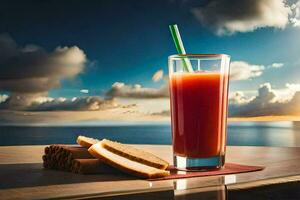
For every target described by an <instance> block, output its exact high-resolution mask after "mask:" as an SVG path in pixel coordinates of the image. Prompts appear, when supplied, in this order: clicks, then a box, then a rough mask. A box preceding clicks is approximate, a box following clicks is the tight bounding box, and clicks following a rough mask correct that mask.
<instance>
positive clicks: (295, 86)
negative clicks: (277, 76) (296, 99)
mask: <svg viewBox="0 0 300 200" xmlns="http://www.w3.org/2000/svg"><path fill="white" fill-rule="evenodd" d="M285 86H286V87H287V88H288V89H290V90H291V91H293V92H296V91H300V84H299V83H286V84H285Z"/></svg>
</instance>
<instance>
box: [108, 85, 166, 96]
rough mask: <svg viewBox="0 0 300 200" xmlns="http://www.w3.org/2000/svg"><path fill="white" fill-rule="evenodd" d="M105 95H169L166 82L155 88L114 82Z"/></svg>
mask: <svg viewBox="0 0 300 200" xmlns="http://www.w3.org/2000/svg"><path fill="white" fill-rule="evenodd" d="M106 95H107V96H109V97H126V98H162V97H168V96H169V90H168V85H167V84H165V85H163V86H162V87H161V88H158V89H157V88H145V87H142V86H141V85H139V84H135V85H126V84H125V83H122V82H115V83H114V84H113V85H112V87H111V89H110V90H109V91H108V92H107V93H106Z"/></svg>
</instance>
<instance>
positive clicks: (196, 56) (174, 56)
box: [169, 53, 230, 60]
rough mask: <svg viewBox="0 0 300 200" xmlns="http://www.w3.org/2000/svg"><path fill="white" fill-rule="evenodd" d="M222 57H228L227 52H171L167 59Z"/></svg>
mask: <svg viewBox="0 0 300 200" xmlns="http://www.w3.org/2000/svg"><path fill="white" fill-rule="evenodd" d="M223 57H226V58H230V56H229V55H227V54H213V53H207V54H173V55H170V56H169V59H173V60H176V59H182V58H189V59H221V58H223Z"/></svg>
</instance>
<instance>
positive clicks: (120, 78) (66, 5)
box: [0, 0, 300, 103]
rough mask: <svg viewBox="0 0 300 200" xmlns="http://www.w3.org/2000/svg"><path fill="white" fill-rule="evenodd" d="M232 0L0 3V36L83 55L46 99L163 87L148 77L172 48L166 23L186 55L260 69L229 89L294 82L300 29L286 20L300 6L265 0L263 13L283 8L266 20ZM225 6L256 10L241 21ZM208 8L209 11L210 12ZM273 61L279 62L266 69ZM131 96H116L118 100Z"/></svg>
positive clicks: (282, 85)
mask: <svg viewBox="0 0 300 200" xmlns="http://www.w3.org/2000/svg"><path fill="white" fill-rule="evenodd" d="M211 2H214V1H211ZM233 2H234V1H231V0H221V1H219V3H217V4H215V7H214V5H211V4H212V3H210V1H201V0H199V1H195V0H192V1H178V0H169V1H156V2H153V1H150V0H141V1H117V0H110V1H108V0H107V1H88V2H84V1H26V2H25V1H24V2H20V1H16V2H15V1H1V5H0V16H1V17H0V34H1V33H2V34H3V33H4V34H7V35H9V36H10V37H11V38H12V39H13V40H14V41H15V42H16V43H17V44H18V45H19V46H20V47H24V46H26V45H28V44H34V45H37V46H39V47H42V48H43V49H45V50H46V51H48V52H52V51H54V49H55V48H57V47H65V46H66V47H72V46H76V47H78V48H79V49H80V50H81V51H82V52H83V53H84V54H85V55H86V60H87V62H86V63H85V66H84V69H83V70H81V71H80V73H77V74H76V75H74V76H73V77H71V79H69V78H63V79H61V80H60V86H59V87H58V88H54V87H51V88H50V89H49V90H47V93H48V94H47V96H48V97H51V98H59V97H64V98H72V97H80V96H101V97H103V96H104V94H105V92H107V91H108V90H110V89H111V87H112V85H113V84H114V83H115V82H122V83H124V84H125V85H134V84H140V85H141V86H142V87H146V88H154V89H159V88H161V87H163V86H164V85H165V82H164V81H163V80H161V81H158V82H153V81H152V76H153V74H154V73H155V72H157V71H158V70H161V69H162V70H163V71H164V72H165V75H166V73H167V57H168V56H169V55H171V54H175V53H176V51H175V47H174V45H173V43H172V39H171V36H170V33H169V30H168V25H169V24H173V23H177V24H178V26H179V28H180V31H181V35H182V38H183V40H184V43H185V48H186V51H187V52H189V53H225V54H229V55H230V56H231V58H232V61H233V62H234V61H242V62H245V63H247V64H248V65H249V66H251V65H257V66H263V67H264V70H261V74H259V75H256V76H253V77H248V78H246V79H243V80H235V81H231V82H230V87H231V92H232V93H234V92H238V91H239V92H244V93H245V95H246V96H247V95H248V97H249V98H251V97H252V96H253V98H254V97H255V95H257V90H258V88H260V87H262V85H263V84H264V83H270V84H271V88H272V89H274V90H276V89H278V90H279V91H280V90H284V89H286V84H287V83H289V84H300V80H299V78H298V75H299V71H300V70H299V67H298V66H299V65H300V57H299V46H300V28H299V27H297V22H292V21H291V20H292V18H293V19H297V17H299V16H298V15H299V13H298V15H297V13H296V11H297V9H299V5H300V3H299V2H298V4H297V1H288V2H285V1H277V2H276V1H275V0H266V1H264V2H265V4H266V5H267V6H269V8H270V9H269V10H264V11H263V12H264V13H267V14H268V12H271V11H272V12H274V13H275V14H276V12H278V13H280V14H282V13H284V12H286V14H283V15H282V16H281V18H278V19H274V21H277V22H273V21H272V17H271V18H270V19H269V18H268V19H267V18H263V17H262V15H261V13H259V10H260V9H259V8H260V6H263V5H262V4H263V3H262V2H260V1H255V2H254V3H252V4H254V5H251V1H247V0H242V1H239V2H238V4H240V5H239V6H236V7H235V5H234V3H233ZM249 2H250V3H249ZM293 4H294V5H295V6H294V7H293ZM224 5H226V6H227V7H228V10H232V11H230V12H235V11H237V8H240V9H241V11H242V12H244V11H246V12H247V10H251V9H248V7H249V5H251V6H253V8H254V11H255V9H256V10H257V12H258V13H253V16H250V17H249V19H248V18H246V17H247V16H246V17H245V16H243V14H240V15H239V14H236V15H232V14H230V12H227V11H226V9H225V10H224V9H221V8H220V7H222V6H223V7H224ZM297 6H298V7H297ZM274 9H278V10H277V11H276V10H274ZM212 11H215V12H216V13H215V14H214V15H211V12H212ZM217 11H218V12H217ZM298 12H299V11H298ZM195 13H198V14H199V13H200V17H199V15H197V14H195ZM237 13H238V12H237ZM256 14H257V16H254V15H256ZM250 15H252V13H250ZM224 16H225V17H224ZM226 16H227V17H228V16H229V17H228V18H226ZM251 17H252V18H251ZM273 17H274V16H273ZM210 18H211V19H213V20H214V21H213V22H211V21H209V20H210ZM222 18H224V19H222ZM225 18H226V19H228V20H227V21H226V20H225ZM285 18H286V19H285ZM247 20H248V21H247ZM255 20H256V21H255ZM235 21H237V22H238V23H236V24H234V23H235ZM222 23H223V24H222ZM251 23H254V25H253V26H252V25H251ZM298 23H299V22H298ZM228 24H229V25H228ZM232 24H233V25H232ZM248 25H249V26H248ZM224 27H225V28H224ZM224 30H225V32H224ZM220 31H221V32H220ZM222 31H223V32H222ZM273 63H280V64H281V65H282V66H281V67H280V68H275V67H269V66H271V65H272V64H273ZM0 86H1V85H0ZM295 87H296V86H295ZM0 89H1V88H0ZM81 89H87V90H89V93H87V94H84V93H82V92H80V90H81ZM270 90H271V89H270ZM247 91H250V93H249V94H248V93H247ZM1 93H2V94H8V95H9V94H10V93H12V91H7V89H6V90H5V89H3V88H2V91H1ZM134 101H135V99H134V100H132V99H128V98H123V99H122V97H121V102H127V103H128V102H130V103H134ZM137 101H140V100H137ZM249 101H250V100H249Z"/></svg>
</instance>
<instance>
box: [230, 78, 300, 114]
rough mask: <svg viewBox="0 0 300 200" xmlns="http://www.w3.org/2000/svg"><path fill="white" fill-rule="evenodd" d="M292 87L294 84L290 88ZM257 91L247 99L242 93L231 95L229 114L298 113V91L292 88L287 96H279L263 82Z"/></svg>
mask: <svg viewBox="0 0 300 200" xmlns="http://www.w3.org/2000/svg"><path fill="white" fill-rule="evenodd" d="M289 86H291V84H289ZM293 87H294V86H292V87H291V88H293ZM297 87H298V86H297ZM293 89H294V88H293ZM297 89H299V88H297ZM257 93H258V94H257V96H255V97H251V98H248V99H247V98H245V97H244V96H243V95H242V94H239V95H236V96H234V95H233V96H231V98H230V100H229V116H230V117H257V116H282V115H300V92H299V91H296V90H294V92H291V93H289V95H290V96H289V97H281V96H279V95H278V94H277V92H276V91H275V90H273V89H272V87H271V84H270V83H264V84H262V85H261V86H260V87H259V89H258V91H257Z"/></svg>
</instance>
